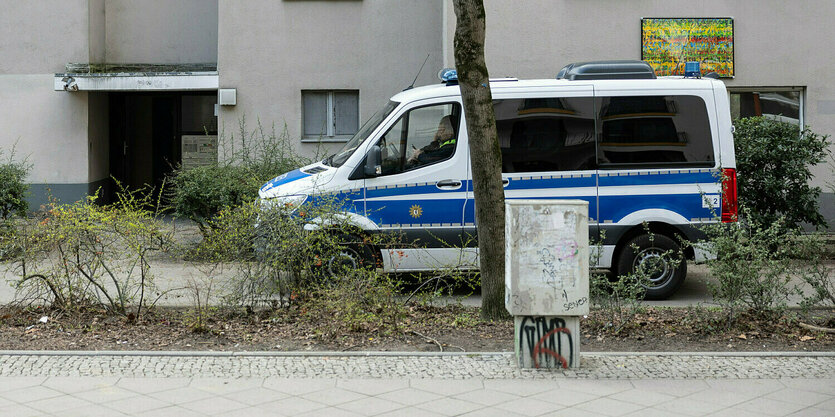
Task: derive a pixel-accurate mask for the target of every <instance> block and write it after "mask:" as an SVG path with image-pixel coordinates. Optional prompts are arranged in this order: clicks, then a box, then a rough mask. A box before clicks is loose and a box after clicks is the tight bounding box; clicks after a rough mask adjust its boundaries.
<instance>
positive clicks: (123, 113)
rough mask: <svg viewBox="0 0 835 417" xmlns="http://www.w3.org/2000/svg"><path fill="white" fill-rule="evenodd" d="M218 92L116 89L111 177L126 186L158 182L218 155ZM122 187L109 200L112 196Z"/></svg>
mask: <svg viewBox="0 0 835 417" xmlns="http://www.w3.org/2000/svg"><path fill="white" fill-rule="evenodd" d="M216 102H217V95H216V94H215V93H214V92H164V93H156V92H155V93H110V97H109V103H110V109H109V110H110V111H109V113H110V129H109V131H110V176H111V178H113V179H114V180H116V181H119V182H120V183H121V184H122V186H123V187H127V188H129V189H140V188H142V187H146V186H152V187H154V189H155V190H156V191H157V192H158V191H159V190H160V188H161V187H162V185H163V180H164V179H165V177H166V176H167V175H169V174H171V172H173V170H174V169H175V168H177V167H178V166H180V165H181V164H183V162H184V158H185V160H186V161H188V162H189V164H190V165H194V164H195V160H196V159H197V160H199V162H198V163H200V164H205V163H209V162H211V161H216V160H217V159H216V158H217V151H216V150H217V117H216V116H215V112H214V107H215V103H216ZM117 189H118V187H115V186H114V187H110V190H109V192H107V194H108V195H105V196H102V197H103V198H104V199H106V200H109V201H112V200H113V197H114V195H115V191H116V190H117Z"/></svg>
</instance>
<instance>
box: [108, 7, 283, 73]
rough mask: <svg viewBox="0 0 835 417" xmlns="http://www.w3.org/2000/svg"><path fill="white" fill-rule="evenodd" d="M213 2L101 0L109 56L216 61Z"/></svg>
mask: <svg viewBox="0 0 835 417" xmlns="http://www.w3.org/2000/svg"><path fill="white" fill-rule="evenodd" d="M217 3H218V0H142V1H136V0H105V20H106V21H105V33H106V35H105V43H106V60H107V62H112V63H156V64H182V63H213V62H216V61H217V39H218V37H217V33H218V31H217V30H218V4H217ZM240 3H243V2H240ZM264 29H265V30H268V29H269V26H264Z"/></svg>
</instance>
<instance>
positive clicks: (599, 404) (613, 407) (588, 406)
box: [574, 398, 645, 416]
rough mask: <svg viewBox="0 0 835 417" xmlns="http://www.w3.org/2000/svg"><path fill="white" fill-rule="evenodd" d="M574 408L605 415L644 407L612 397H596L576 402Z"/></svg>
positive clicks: (625, 412) (629, 411) (628, 411)
mask: <svg viewBox="0 0 835 417" xmlns="http://www.w3.org/2000/svg"><path fill="white" fill-rule="evenodd" d="M574 408H578V409H580V410H586V411H591V412H594V413H599V414H603V415H607V416H622V415H624V414H628V413H631V412H634V411H638V410H641V409H643V408H645V407H644V406H642V405H637V404H634V403H628V402H625V401H619V400H615V399H612V398H597V399H594V400H591V401H586V402H584V403H582V404H577V405H575V406H574Z"/></svg>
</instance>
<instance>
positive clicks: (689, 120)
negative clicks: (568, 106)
mask: <svg viewBox="0 0 835 417" xmlns="http://www.w3.org/2000/svg"><path fill="white" fill-rule="evenodd" d="M597 100H598V103H597V108H598V109H599V114H600V126H601V127H600V132H599V135H598V161H599V163H600V167H601V168H604V169H605V168H616V167H623V166H641V167H665V166H670V165H682V164H684V165H688V166H706V167H709V166H713V165H714V159H713V141H712V140H711V136H710V121H709V120H708V115H707V109H706V108H705V102H704V100H702V98H701V97H697V96H627V97H598V98H597Z"/></svg>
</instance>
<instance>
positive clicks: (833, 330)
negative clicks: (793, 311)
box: [797, 322, 835, 334]
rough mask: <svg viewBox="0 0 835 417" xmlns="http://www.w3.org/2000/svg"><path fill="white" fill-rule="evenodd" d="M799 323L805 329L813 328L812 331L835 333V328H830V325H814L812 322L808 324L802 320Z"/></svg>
mask: <svg viewBox="0 0 835 417" xmlns="http://www.w3.org/2000/svg"><path fill="white" fill-rule="evenodd" d="M797 324H798V325H799V326H800V327H802V328H804V329H808V330H811V331H813V332H822V333H829V334H835V329H830V328H828V327H819V326H814V325H811V324H806V323H803V322H800V323H797Z"/></svg>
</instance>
